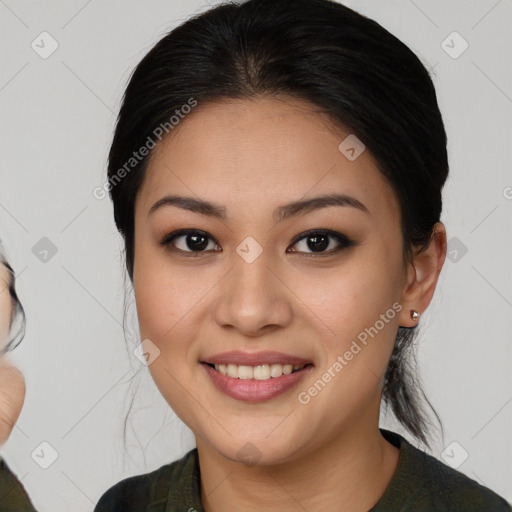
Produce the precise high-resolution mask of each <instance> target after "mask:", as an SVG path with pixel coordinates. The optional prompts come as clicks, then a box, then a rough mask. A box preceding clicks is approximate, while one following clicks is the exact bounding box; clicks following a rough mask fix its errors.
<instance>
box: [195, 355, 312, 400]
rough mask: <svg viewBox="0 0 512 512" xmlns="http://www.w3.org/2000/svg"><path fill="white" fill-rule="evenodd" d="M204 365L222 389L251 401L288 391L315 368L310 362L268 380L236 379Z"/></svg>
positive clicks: (238, 398)
mask: <svg viewBox="0 0 512 512" xmlns="http://www.w3.org/2000/svg"><path fill="white" fill-rule="evenodd" d="M202 365H203V367H204V368H205V370H206V372H207V373H208V375H209V376H210V378H211V379H212V381H213V383H214V384H215V386H217V388H218V389H219V390H220V391H222V392H223V393H225V394H226V395H228V396H230V397H232V398H236V399H237V400H242V401H244V402H251V403H257V402H264V401H265V400H270V399H271V398H274V397H276V396H279V395H281V394H283V393H286V391H289V390H290V389H292V388H293V387H294V386H296V385H297V384H298V383H299V382H300V381H301V380H302V379H303V378H304V377H305V376H306V374H308V373H309V372H310V371H311V370H312V368H313V366H312V365H311V364H309V365H307V366H305V367H304V368H303V369H302V370H299V371H297V372H294V373H290V374H288V375H281V377H271V378H270V379H267V380H256V379H247V380H246V379H234V378H233V377H229V376H228V375H223V374H222V373H220V372H218V371H217V370H214V369H213V368H212V367H211V366H208V365H207V364H205V363H202Z"/></svg>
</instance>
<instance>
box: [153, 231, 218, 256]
mask: <svg viewBox="0 0 512 512" xmlns="http://www.w3.org/2000/svg"><path fill="white" fill-rule="evenodd" d="M160 245H162V246H168V247H169V248H171V249H172V250H175V251H178V252H183V253H201V252H207V251H211V250H218V249H217V247H218V246H217V244H216V242H215V240H213V238H212V237H211V236H210V235H208V234H207V233H205V232H203V231H198V230H180V231H177V232H174V233H170V234H169V235H166V236H165V237H164V239H163V240H162V241H161V242H160Z"/></svg>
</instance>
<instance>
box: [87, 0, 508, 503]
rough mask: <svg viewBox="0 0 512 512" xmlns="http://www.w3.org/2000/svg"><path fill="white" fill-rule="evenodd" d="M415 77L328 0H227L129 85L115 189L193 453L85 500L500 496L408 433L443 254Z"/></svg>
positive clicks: (428, 103)
mask: <svg viewBox="0 0 512 512" xmlns="http://www.w3.org/2000/svg"><path fill="white" fill-rule="evenodd" d="M447 173H448V162H447V154H446V134H445V130H444V126H443V121H442V117H441V114H440V112H439V107H438V104H437V99H436V93H435V90H434V87H433V84H432V81H431V79H430V77H429V75H428V72H427V71H426V69H425V68H424V66H423V65H422V64H421V63H420V61H419V60H418V58H417V57H416V56H415V55H414V54H413V53H412V51H411V50H409V49H408V48H407V47H406V46H405V45H404V44H403V43H401V42H400V41H399V40H398V39H396V38H395V37H394V36H392V35H391V34H390V33H389V32H387V31H386V30H385V29H383V28H382V27H381V26H380V25H378V24H377V23H375V22H374V21H372V20H369V19H367V18H365V17H363V16H361V15H359V14H357V13H356V12H354V11H352V10H350V9H348V8H346V7H344V6H342V5H339V4H336V3H334V2H331V1H328V0H293V1H292V0H278V1H276V0H250V1H248V2H246V3H243V4H241V5H236V4H227V5H220V6H218V7H215V8H213V9H210V10H209V11H207V12H205V13H203V14H201V15H198V16H196V17H194V18H192V19H191V20H189V21H187V22H186V23H184V24H183V25H181V26H179V27H178V28H176V29H174V30H173V31H172V32H170V33H169V34H168V35H167V36H165V37H164V38H163V39H162V40H161V41H159V42H158V43H157V45H156V46H155V47H154V48H153V49H152V50H151V51H150V52H149V53H148V54H147V55H146V56H145V58H144V59H143V60H142V61H141V63H140V64H139V65H138V66H137V68H136V70H135V72H134V73H133V75H132V77H131V79H130V83H129V84H128V87H127V90H126V93H125V97H124V101H123V105H122V108H121V111H120V115H119V118H118V123H117V127H116V132H115V136H114V140H113V143H112V147H111V150H110V154H109V179H108V183H107V184H106V186H105V190H108V191H109V193H110V196H111V198H112V200H113V204H114V217H115V221H116V224H117V227H118V229H119V231H120V233H121V234H122V235H123V237H124V243H125V252H126V268H127V271H128V274H129V277H130V280H131V282H132V283H133V287H134V292H135V299H136V305H137V313H138V319H139V328H140V335H141V339H142V340H144V341H143V343H142V352H143V353H144V355H145V357H146V359H147V363H148V365H149V369H150V372H151V374H152V377H153V379H154V380H155V383H156V384H157V386H158V388H159V390H160V392H161V393H162V395H163V396H164V398H165V399H166V401H167V402H168V403H169V405H170V406H171V407H172V408H173V410H174V411H175V412H176V413H177V414H178V416H179V417H180V418H181V419H182V420H183V421H184V423H185V424H187V425H188V426H189V427H190V428H191V430H192V431H193V433H194V435H195V438H196V444H197V448H195V449H194V450H191V451H190V452H189V453H187V454H186V455H185V456H184V457H183V458H182V459H180V460H179V461H175V462H173V463H171V464H168V465H166V466H163V467H162V468H160V469H159V470H157V471H154V472H152V473H149V474H147V475H141V476H137V477H132V478H129V479H126V480H124V481H122V482H120V483H118V484H117V485H115V486H114V487H112V488H111V489H109V490H108V491H106V492H105V494H104V495H103V496H102V497H101V499H100V501H99V503H98V505H97V507H96V512H102V511H114V510H116V511H117V510H119V511H121V510H122V511H145V510H151V511H164V510H165V511H174V510H197V511H200V510H204V511H206V512H217V511H224V510H228V509H229V510H280V511H282V510H308V511H326V510H339V509H340V508H342V509H343V510H347V511H349V510H350V511H368V510H372V511H375V512H383V511H391V510H393V511H396V510H415V511H432V510H436V511H440V510H457V511H469V510H471V511H476V510H479V511H487V510H493V511H501V510H510V508H509V506H508V505H507V503H506V502H505V500H503V499H502V498H500V497H499V496H497V495H496V494H495V493H493V492H492V491H490V490H489V489H486V488H484V487H482V486H480V485H479V484H478V483H476V482H475V481H473V480H471V479H469V478H468V477H466V476H464V475H463V474H461V473H459V472H457V471H455V470H452V469H450V468H448V467H447V466H445V465H444V464H442V463H441V462H439V461H437V460H435V459H434V458H433V457H431V456H429V455H427V454H425V453H423V452H422V451H420V450H418V449H416V448H415V447H414V446H412V444H410V443H409V442H408V441H407V440H406V439H405V438H403V437H402V436H400V435H398V434H395V433H393V432H390V431H387V430H384V429H379V411H380V406H381V402H384V403H385V404H388V405H389V406H390V407H391V409H392V411H393V413H394V414H395V416H396V418H397V419H398V420H399V421H400V422H401V423H402V424H403V426H404V427H405V428H406V429H407V430H408V431H409V432H410V434H411V435H412V436H414V437H415V438H416V439H417V440H419V441H422V442H424V443H425V444H428V438H429V431H428V426H429V421H428V416H427V414H426V412H425V411H424V408H423V406H422V402H421V400H420V398H421V396H422V392H421V390H420V389H419V387H418V383H417V382H416V380H415V379H414V372H413V366H412V364H413V360H412V355H411V354H410V351H411V348H412V342H413V339H414V336H415V334H416V331H417V326H418V324H419V322H420V318H421V315H422V314H423V312H424V311H425V310H426V308H427V307H428V305H429V303H430V301H431V299H432V296H433V293H434V290H435V287H436V284H437V281H438V277H439V273H440V271H441V268H442V266H443V263H444V260H445V255H446V232H445V228H444V225H443V224H442V222H440V216H441V208H442V196H441V193H442V187H443V185H444V182H445V180H446V178H447Z"/></svg>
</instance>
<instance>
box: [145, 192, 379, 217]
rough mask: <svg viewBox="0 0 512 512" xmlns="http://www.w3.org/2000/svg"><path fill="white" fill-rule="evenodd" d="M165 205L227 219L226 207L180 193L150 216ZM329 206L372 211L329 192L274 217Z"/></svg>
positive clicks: (286, 207) (165, 199) (162, 203)
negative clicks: (180, 194)
mask: <svg viewBox="0 0 512 512" xmlns="http://www.w3.org/2000/svg"><path fill="white" fill-rule="evenodd" d="M164 206H176V207H178V208H182V209H184V210H189V211H191V212H195V213H199V214H201V215H206V216H209V217H214V218H217V219H220V220H226V219H227V215H226V208H225V207H224V206H220V205H216V204H214V203H212V202H210V201H205V200H203V199H196V198H194V197H185V196H178V195H170V196H165V197H162V199H159V200H158V201H157V202H156V203H155V204H154V205H153V206H152V207H151V208H150V209H149V212H148V217H149V216H150V215H151V214H153V213H154V212H155V211H157V210H159V209H160V208H163V207H164ZM328 206H351V207H353V208H356V209H358V210H360V211H362V212H365V213H368V214H369V213H370V212H369V210H368V208H366V206H365V205H364V204H363V203H362V202H361V201H359V200H358V199H356V198H355V197H351V196H348V195H345V194H328V195H323V196H317V197H312V198H311V199H306V200H301V201H293V202H291V203H288V204H285V205H283V206H279V207H277V208H276V209H275V210H274V213H273V218H274V220H275V221H276V222H282V221H284V220H286V219H288V218H290V217H293V216H296V215H299V214H304V213H307V212H311V211H314V210H319V209H321V208H326V207H328Z"/></svg>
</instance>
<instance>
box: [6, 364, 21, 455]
mask: <svg viewBox="0 0 512 512" xmlns="http://www.w3.org/2000/svg"><path fill="white" fill-rule="evenodd" d="M24 401H25V379H24V377H23V374H22V373H21V372H20V371H19V370H18V369H17V368H15V367H14V366H12V365H11V364H10V363H9V361H8V360H7V359H6V357H5V356H2V358H1V359H0V446H2V445H3V444H4V443H5V442H6V441H7V439H8V438H9V435H10V434H11V431H12V429H13V427H14V424H15V423H16V420H17V419H18V416H19V415H20V412H21V408H22V407H23V402H24Z"/></svg>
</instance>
